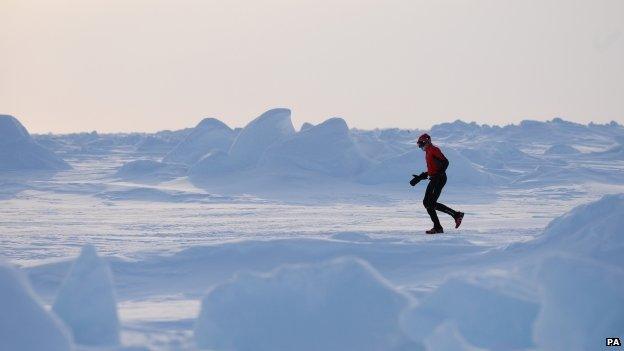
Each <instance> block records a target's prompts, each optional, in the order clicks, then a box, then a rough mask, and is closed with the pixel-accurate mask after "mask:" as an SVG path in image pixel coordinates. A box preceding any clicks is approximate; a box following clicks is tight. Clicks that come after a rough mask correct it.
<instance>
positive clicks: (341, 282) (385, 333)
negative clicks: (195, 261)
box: [195, 258, 419, 351]
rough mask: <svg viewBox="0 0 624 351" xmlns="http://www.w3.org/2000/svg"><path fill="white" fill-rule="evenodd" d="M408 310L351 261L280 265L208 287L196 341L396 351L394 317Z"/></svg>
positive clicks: (301, 350)
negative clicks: (267, 272) (271, 270)
mask: <svg viewBox="0 0 624 351" xmlns="http://www.w3.org/2000/svg"><path fill="white" fill-rule="evenodd" d="M407 304H408V299H407V297H406V296H404V295H403V294H401V293H400V292H398V291H397V290H395V289H394V288H393V287H391V286H390V285H389V284H388V283H387V282H386V281H385V280H384V279H383V278H382V277H381V276H379V274H378V273H377V272H376V271H375V270H374V269H373V268H371V267H370V266H369V265H368V264H367V263H365V262H363V261H361V260H358V259H354V258H340V259H336V260H332V261H329V262H325V263H318V264H311V265H297V266H283V267H281V268H278V269H277V270H275V271H273V272H272V273H269V274H265V275H252V274H245V275H239V276H237V277H236V278H235V279H234V280H233V281H231V282H229V283H226V284H223V285H220V286H217V287H216V288H215V289H213V290H212V291H211V292H210V293H209V294H208V296H206V298H205V299H204V301H203V303H202V308H201V313H200V316H199V319H198V321H197V325H196V328H195V339H196V341H197V344H198V346H199V347H200V348H206V349H214V350H237V351H245V350H255V351H263V350H266V351H269V350H271V351H275V350H298V351H306V350H310V351H312V350H324V351H332V350H336V351H344V350H358V351H366V350H371V351H373V350H403V349H405V344H406V339H405V337H404V335H403V333H402V332H401V330H400V328H399V314H400V312H401V311H402V310H403V309H404V308H405V307H406V306H407ZM410 349H411V350H418V349H419V348H415V347H412V348H410Z"/></svg>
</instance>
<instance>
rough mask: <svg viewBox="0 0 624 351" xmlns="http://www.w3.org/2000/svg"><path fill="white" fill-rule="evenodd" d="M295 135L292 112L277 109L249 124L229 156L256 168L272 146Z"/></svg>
mask: <svg viewBox="0 0 624 351" xmlns="http://www.w3.org/2000/svg"><path fill="white" fill-rule="evenodd" d="M293 134H295V128H294V127H293V124H292V121H291V119H290V110H289V109H286V108H276V109H272V110H269V111H266V112H265V113H263V114H262V115H260V116H259V117H257V118H256V119H254V120H253V121H251V122H249V124H247V126H245V128H243V130H242V131H241V132H240V134H239V135H238V136H237V137H236V140H234V143H233V144H232V147H231V148H230V152H229V156H230V157H231V158H232V160H233V161H234V162H236V163H238V164H241V165H244V166H246V167H254V166H255V165H256V164H257V162H258V161H259V160H260V158H261V157H262V155H263V154H264V152H265V151H266V149H268V148H269V146H271V144H273V143H276V142H279V141H281V140H284V139H286V138H288V137H290V136H292V135H293Z"/></svg>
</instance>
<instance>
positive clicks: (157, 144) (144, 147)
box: [136, 135, 177, 154]
mask: <svg viewBox="0 0 624 351" xmlns="http://www.w3.org/2000/svg"><path fill="white" fill-rule="evenodd" d="M176 145H177V143H175V141H172V140H166V139H163V138H160V137H158V136H152V135H149V136H147V137H146V138H145V139H143V140H141V141H140V142H139V143H138V145H137V146H136V150H137V151H138V152H141V153H146V154H162V153H167V152H169V151H171V150H172V149H173V148H174V147H176Z"/></svg>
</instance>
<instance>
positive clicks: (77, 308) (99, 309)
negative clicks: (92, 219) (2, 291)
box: [52, 245, 119, 345]
mask: <svg viewBox="0 0 624 351" xmlns="http://www.w3.org/2000/svg"><path fill="white" fill-rule="evenodd" d="M52 309H53V310H54V312H56V314H57V315H58V316H59V317H60V318H61V319H62V320H63V321H64V322H65V324H67V325H68V326H69V327H70V328H71V330H72V334H73V336H74V341H75V342H76V343H78V344H83V345H116V344H119V319H118V317H117V304H116V302H115V294H114V291H113V280H112V274H111V272H110V268H109V267H108V264H107V263H106V262H105V261H104V260H102V259H101V258H100V257H98V255H97V253H96V251H95V248H94V247H93V246H91V245H85V246H84V247H83V248H82V252H81V253H80V256H79V257H78V259H76V261H75V262H74V264H73V266H72V268H71V270H70V271H69V273H68V276H67V278H66V279H65V281H64V282H63V285H62V286H61V289H60V291H59V293H58V295H57V297H56V301H54V305H53V306H52Z"/></svg>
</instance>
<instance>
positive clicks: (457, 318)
mask: <svg viewBox="0 0 624 351" xmlns="http://www.w3.org/2000/svg"><path fill="white" fill-rule="evenodd" d="M538 311H539V305H538V304H536V303H533V302H530V301H527V300H524V299H521V298H518V297H515V296H513V295H510V294H507V293H505V292H502V291H498V290H495V289H492V288H486V287H482V286H479V285H476V284H474V283H470V282H466V281H462V280H458V279H452V280H449V281H447V282H445V283H444V284H442V285H441V286H440V287H439V288H438V289H437V290H436V291H434V292H433V293H431V294H430V295H429V296H427V297H426V298H425V299H424V300H423V301H422V302H421V303H420V304H419V305H418V306H416V307H415V308H413V309H411V310H410V311H409V312H407V313H406V315H405V316H404V319H403V325H404V328H405V330H406V331H407V333H408V335H409V336H410V337H411V338H412V339H413V340H425V339H426V338H427V337H429V335H431V334H432V333H433V332H434V331H435V330H436V328H438V326H440V325H441V324H443V323H452V324H453V325H455V326H456V327H457V331H458V332H459V333H460V334H461V336H462V337H463V339H465V340H466V341H467V342H469V343H470V344H472V345H473V346H476V347H480V348H485V349H491V350H515V349H525V348H530V347H532V346H534V345H533V340H532V327H533V322H534V320H535V319H536V317H537V313H538Z"/></svg>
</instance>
